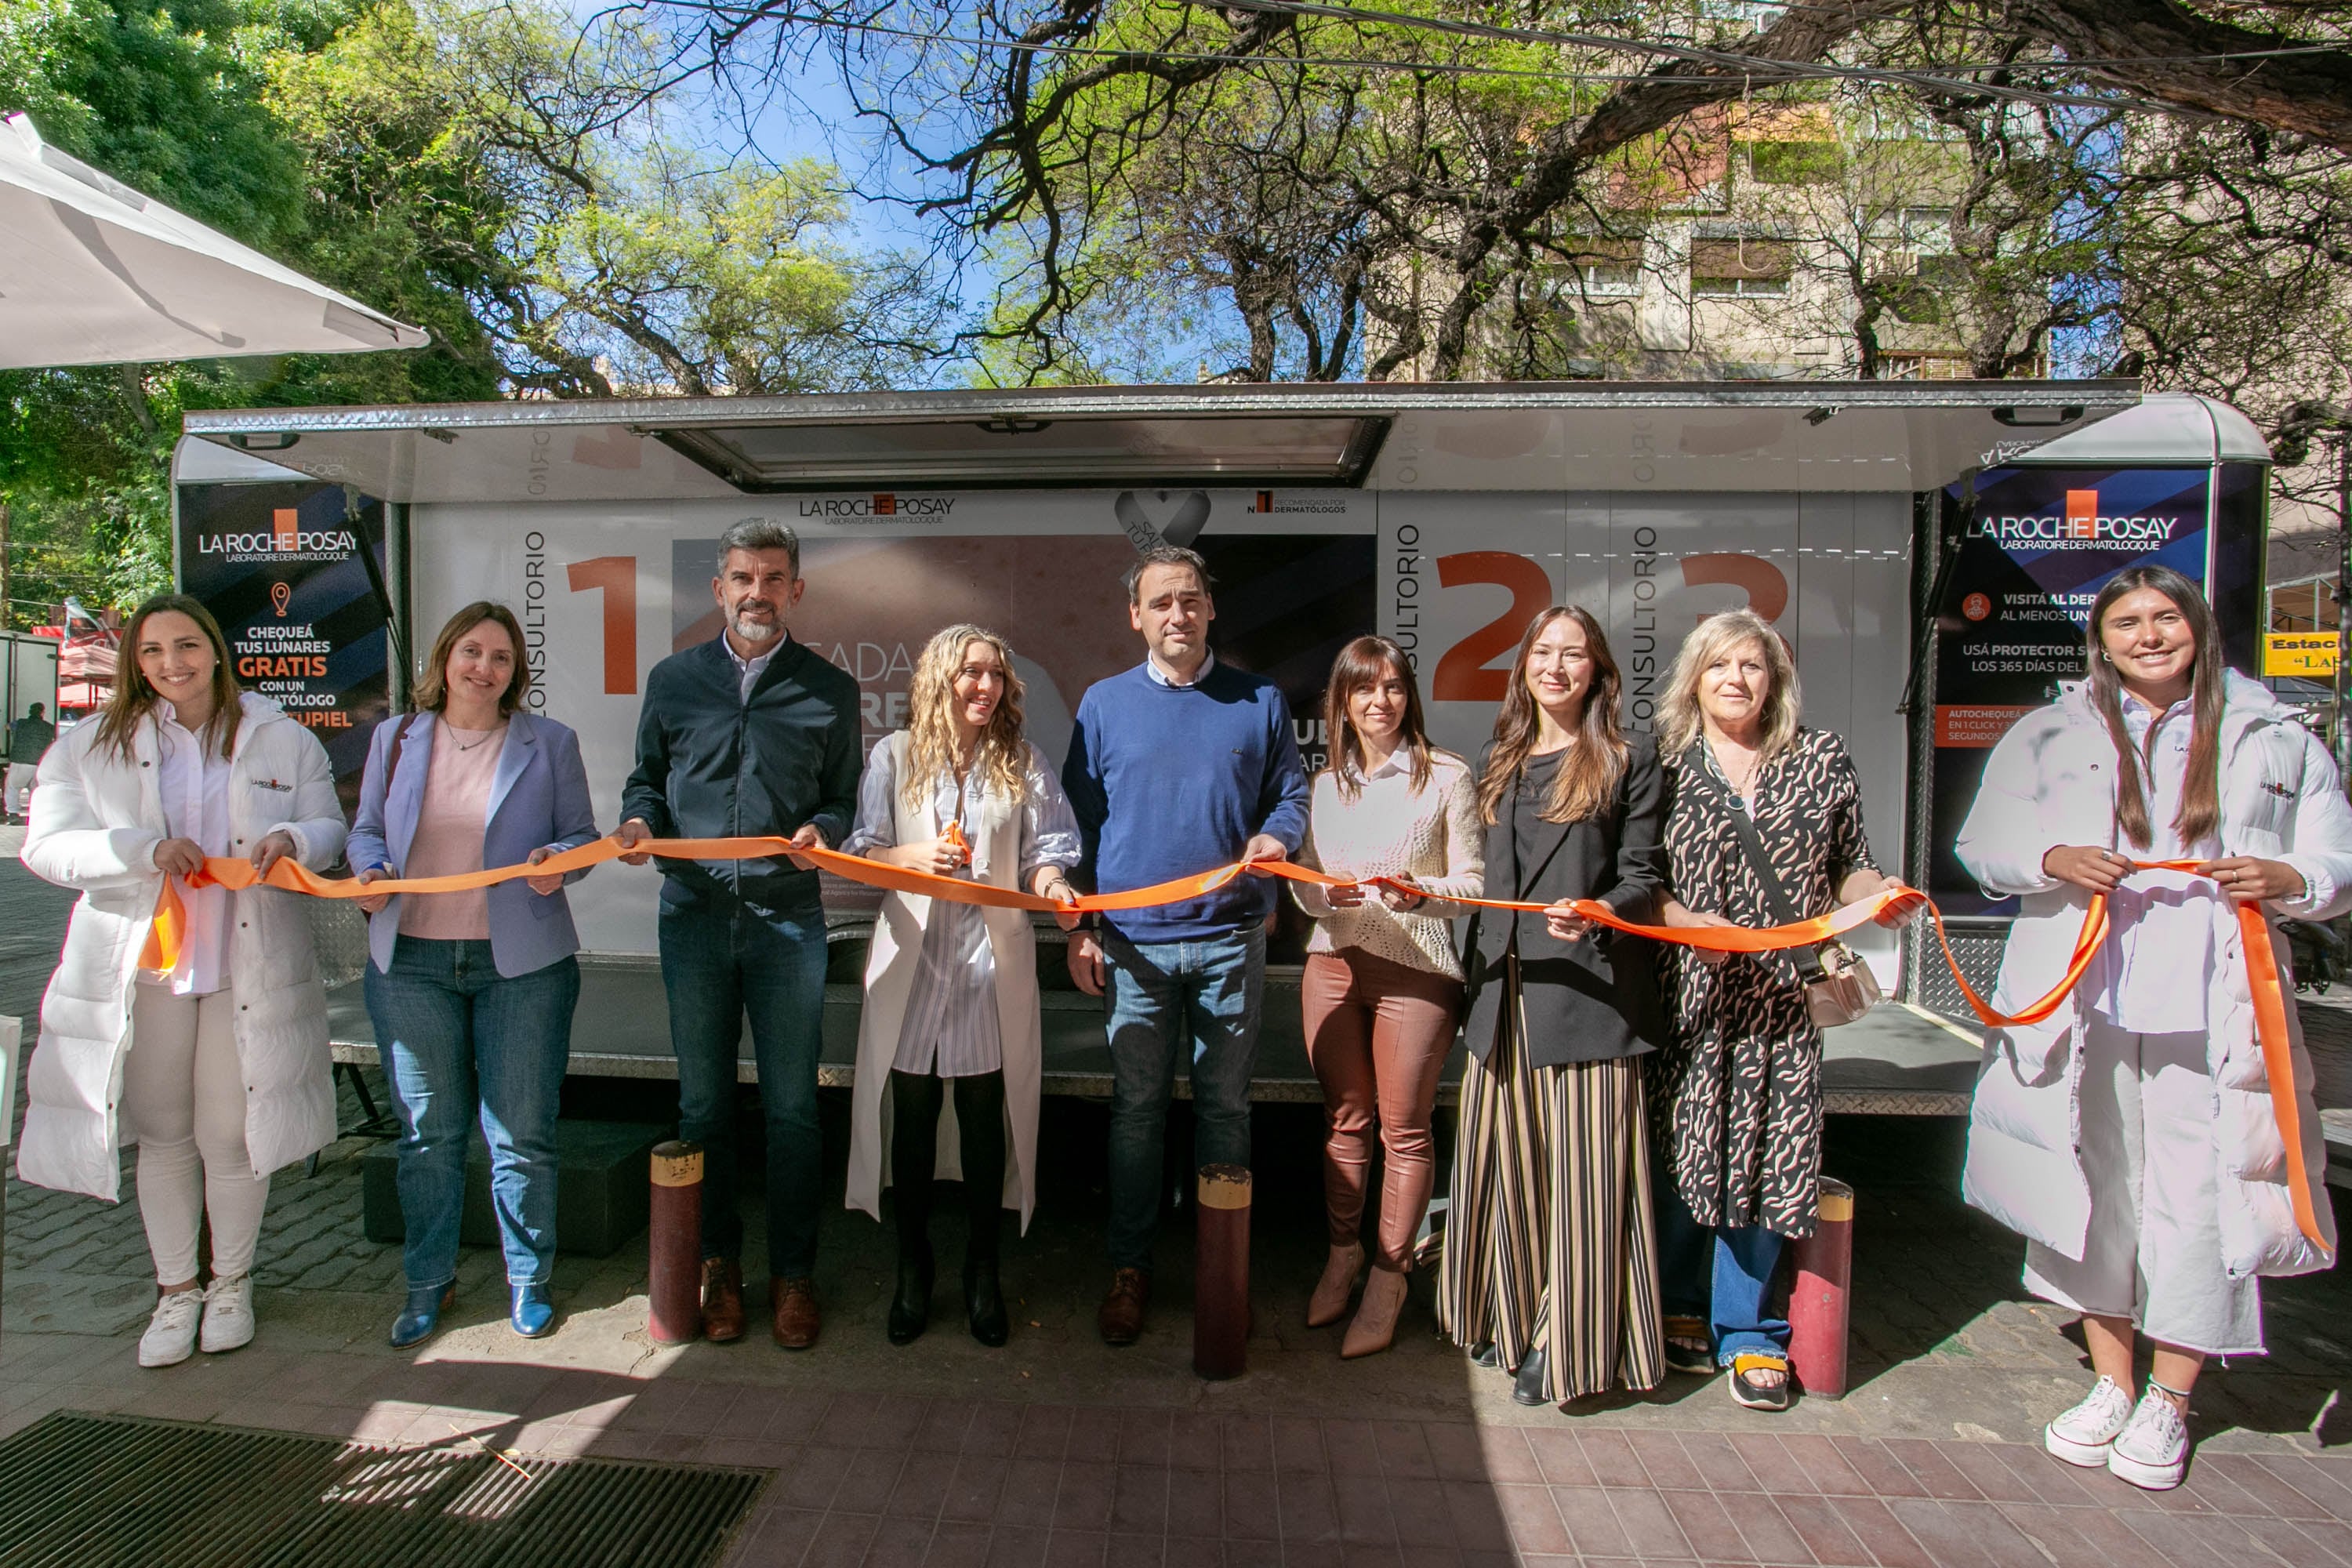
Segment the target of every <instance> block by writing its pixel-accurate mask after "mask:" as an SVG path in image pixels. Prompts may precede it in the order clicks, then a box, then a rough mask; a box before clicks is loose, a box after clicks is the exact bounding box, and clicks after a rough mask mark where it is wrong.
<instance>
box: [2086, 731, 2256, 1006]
mask: <svg viewBox="0 0 2352 1568" xmlns="http://www.w3.org/2000/svg"><path fill="white" fill-rule="evenodd" d="M2123 715H2124V728H2125V730H2126V732H2128V733H2129V735H2130V736H2131V742H2132V745H2133V746H2134V747H2135V748H2137V751H2138V753H2139V759H2140V764H2141V766H2140V773H2141V777H2142V779H2143V781H2144V782H2145V784H2146V786H2147V823H2148V829H2149V833H2150V840H2149V843H2148V847H2147V848H2146V849H2139V848H2137V847H2134V846H2132V845H2130V844H2128V843H2126V842H2123V841H2122V837H2121V834H2120V832H2119V833H2118V834H2117V842H2116V844H2115V845H2114V846H2113V847H2115V848H2116V849H2118V850H2120V851H2122V852H2123V853H2124V854H2126V855H2129V856H2130V857H2131V858H2133V859H2135V860H2209V859H2211V858H2213V857H2214V856H2216V855H2218V854H2220V853H2221V844H2220V843H2219V841H2218V840H2216V839H2213V838H2205V839H2202V840H2200V841H2199V842H2198V843H2195V844H2183V843H2182V842H2181V841H2180V836H2179V833H2178V832H2177V831H2176V830H2175V829H2174V827H2173V818H2174V817H2176V816H2179V814H2180V799H2181V795H2182V794H2183V793H2184V792H2185V791H2186V789H2187V788H2188V783H2189V736H2190V733H2191V731H2193V730H2194V729H2195V727H2196V722H2197V721H2196V715H2195V712H2194V704H2193V702H2192V701H2191V700H2188V699H2183V700H2180V701H2179V702H2176V703H2174V704H2173V705H2172V706H2171V707H2169V708H2168V709H2166V710H2164V711H2163V712H2162V713H2158V712H2157V711H2156V710H2153V709H2151V708H2149V707H2148V706H2147V704H2146V703H2144V702H2142V701H2141V700H2139V699H2138V698H2137V697H2134V696H2133V695H2132V694H2131V693H2130V692H2128V691H2126V692H2125V693H2124V694H2123ZM2151 735H2152V736H2153V739H2151ZM2107 913H2108V917H2109V919H2110V920H2111V921H2113V922H2114V924H2113V929H2112V931H2111V933H2110V935H2109V937H2108V939H2107V942H2106V943H2105V945H2104V946H2103V947H2101V948H2100V950H2099V954H2098V956H2097V957H2096V958H2095V959H2094V960H2093V961H2092V963H2091V968H2090V971H2089V973H2086V974H2085V975H2084V981H2085V982H2086V983H2087V984H2089V986H2090V991H2089V993H2088V994H2089V996H2090V998H2091V1010H2092V1011H2093V1012H2095V1013H2096V1014H2097V1015H2098V1016H2100V1017H2102V1018H2105V1020H2106V1021H2107V1022H2108V1023H2110V1024H2113V1025H2114V1026H2116V1028H2118V1029H2124V1030H2128V1031H2130V1032H2131V1033H2134V1034H2141V1035H2171V1034H2187V1033H2192V1032H2197V1031H2201V1030H2203V1029H2205V1028H2207V1027H2208V1026H2209V1025H2210V1020H2209V1019H2208V1018H2207V1017H2206V1013H2205V1003H2206V996H2207V993H2208V988H2209V987H2210V984H2211V983H2212V979H2213V974H2214V969H2215V966H2216V965H2217V964H2218V963H2220V962H2221V950H2222V944H2223V943H2224V942H2227V941H2228V940H2229V934H2230V932H2231V931H2235V930H2236V929H2237V924H2238V916H2237V911H2236V910H2234V909H2232V908H2231V901H2230V900H2229V899H2228V898H2227V897H2225V896H2224V895H2223V894H2222V892H2221V889H2219V888H2217V887H2216V886H2215V885H2214V884H2213V883H2212V882H2211V881H2210V880H2209V879H2206V878H2202V877H2195V876H2191V875H2189V873H2188V872H2186V871H2135V872H2133V873H2132V874H2131V875H2130V876H2129V877H2127V878H2126V879H2124V881H2123V884H2122V885H2121V886H2120V887H2118V888H2116V890H2115V892H2114V894H2113V895H2111V896H2110V897H2109V898H2108V900H2107Z"/></svg>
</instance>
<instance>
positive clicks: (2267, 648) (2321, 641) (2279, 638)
mask: <svg viewBox="0 0 2352 1568" xmlns="http://www.w3.org/2000/svg"><path fill="white" fill-rule="evenodd" d="M2335 673H2336V633H2334V632H2266V633H2264V634H2263V674H2264V675H2306V676H2310V675H2334V674H2335Z"/></svg>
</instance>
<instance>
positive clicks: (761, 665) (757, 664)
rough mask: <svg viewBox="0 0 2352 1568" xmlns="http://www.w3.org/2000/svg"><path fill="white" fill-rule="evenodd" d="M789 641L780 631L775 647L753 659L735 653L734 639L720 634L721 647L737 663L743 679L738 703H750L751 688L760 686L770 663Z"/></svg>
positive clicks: (737, 694)
mask: <svg viewBox="0 0 2352 1568" xmlns="http://www.w3.org/2000/svg"><path fill="white" fill-rule="evenodd" d="M787 640H789V639H788V638H787V637H786V635H785V634H784V633H783V632H782V631H779V632H778V633H776V637H775V642H774V645H773V646H772V647H770V648H769V649H768V651H767V652H765V653H763V654H759V655H757V656H755V657H753V658H744V657H743V656H742V655H741V654H740V653H737V652H736V651H735V642H734V639H733V638H731V637H729V636H728V635H727V634H726V633H725V632H720V633H719V647H723V648H725V649H726V650H727V657H728V658H731V659H733V660H734V661H735V672H736V673H737V674H738V675H740V676H741V677H742V678H743V679H742V683H741V685H740V686H739V687H738V688H737V689H736V694H735V700H736V701H738V702H749V701H751V688H753V687H754V686H757V685H759V684H760V677H761V676H762V675H764V674H766V673H767V669H768V661H769V660H770V659H772V658H775V657H776V655H777V654H778V653H780V652H782V650H783V646H784V644H785V642H786V641H787Z"/></svg>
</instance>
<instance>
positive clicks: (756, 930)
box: [614, 517, 861, 1350]
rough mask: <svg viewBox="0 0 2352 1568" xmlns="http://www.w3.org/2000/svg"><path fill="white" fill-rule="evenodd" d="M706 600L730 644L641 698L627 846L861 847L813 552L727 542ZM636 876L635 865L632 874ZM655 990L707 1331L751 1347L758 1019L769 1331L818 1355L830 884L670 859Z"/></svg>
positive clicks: (851, 765) (687, 659)
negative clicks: (749, 1238) (747, 1154)
mask: <svg viewBox="0 0 2352 1568" xmlns="http://www.w3.org/2000/svg"><path fill="white" fill-rule="evenodd" d="M710 586H711V592H712V594H713V595H714V596H715V597H716V598H717V599H718V601H719V609H720V610H721V611H722V612H723V613H724V615H725V616H726V622H727V624H726V628H725V629H724V630H723V631H721V632H720V633H719V636H718V637H715V638H713V639H712V640H711V641H709V642H707V643H702V644H699V645H698V646H697V647H690V648H688V649H687V650H686V651H684V652H683V653H674V654H672V655H670V657H669V658H666V659H664V660H662V661H661V662H660V663H659V664H657V665H656V666H654V668H653V673H652V674H651V675H649V676H648V677H647V678H646V699H645V705H644V707H643V709H642V710H640V712H639V714H638V719H637V766H636V771H635V773H631V774H630V775H629V782H628V784H626V785H625V787H624V788H623V790H622V792H621V817H622V822H621V826H620V829H619V831H618V832H616V833H615V834H614V838H616V839H618V840H619V841H620V843H621V844H622V845H623V846H624V847H626V846H630V845H634V844H635V843H637V842H638V841H639V840H640V839H644V838H648V837H653V838H725V837H738V836H740V837H777V838H789V839H791V840H792V841H793V843H795V844H798V845H803V846H806V845H812V844H814V845H817V846H820V847H831V846H833V845H835V844H839V843H840V842H841V841H842V840H843V839H845V838H846V837H849V827H850V818H851V816H852V815H853V813H854V812H855V810H856V804H857V770H858V764H859V763H860V761H861V758H860V755H859V752H860V746H859V726H858V715H857V682H856V681H855V680H853V679H850V677H849V676H848V675H847V674H846V673H845V672H844V671H842V670H840V669H837V668H835V667H834V666H832V665H830V664H828V663H826V662H825V661H824V659H823V658H820V657H818V655H817V654H816V652H815V651H814V649H812V648H810V647H808V646H807V645H806V644H805V643H799V642H795V641H793V638H792V637H791V635H790V634H789V633H787V632H786V631H785V630H784V617H785V616H787V615H789V614H790V613H791V612H792V610H793V606H794V605H798V604H799V603H800V597H801V590H802V586H803V584H802V582H801V545H800V540H799V538H798V537H797V536H796V535H795V534H794V533H793V531H792V530H791V529H790V528H788V527H786V526H785V525H784V524H782V523H781V522H776V521H772V520H770V519H767V518H761V517H751V518H745V519H744V520H743V521H740V522H739V523H737V524H736V525H735V526H734V527H733V528H730V529H729V530H728V531H727V535H726V537H725V538H723V539H721V540H720V541H719V575H718V576H717V577H715V578H714V579H712V581H711V584H710ZM623 858H625V859H626V860H628V861H629V862H630V863H632V864H638V863H642V862H643V861H644V860H645V858H646V857H645V856H644V855H642V854H638V855H631V856H625V857H623ZM661 869H662V896H661V963H662V986H663V989H664V990H665V991H666V992H667V993H668V996H669V1036H670V1047H671V1048H672V1049H673V1050H675V1051H676V1052H677V1097H678V1135H679V1136H680V1137H683V1138H689V1139H692V1140H693V1141H694V1142H698V1143H700V1144H701V1145H702V1146H703V1149H704V1152H705V1158H706V1163H705V1165H704V1167H703V1178H702V1331H703V1333H704V1335H705V1337H707V1338H709V1339H711V1340H716V1341H720V1342H724V1341H728V1340H736V1339H740V1338H741V1337H742V1335H743V1269H742V1264H741V1258H742V1253H743V1222H742V1220H741V1218H740V1216H739V1215H737V1214H736V1212H735V1188H736V1170H735V1164H736V1155H735V1083H736V1079H735V1070H736V1069H735V1051H736V1043H737V1042H738V1041H739V1040H740V1039H741V1038H742V1035H743V1021H744V1018H745V1017H746V1016H747V1015H748V1016H749V1017H750V1019H751V1049H752V1054H753V1055H754V1057H755V1058H757V1059H758V1061H759V1066H760V1104H761V1110H763V1111H764V1112H765V1114H766V1119H767V1128H768V1273H769V1276H770V1280H769V1283H770V1290H769V1308H770V1317H771V1321H770V1329H771V1331H772V1333H773V1334H774V1336H775V1340H776V1342H777V1343H778V1344H780V1345H782V1346H783V1347H784V1348H785V1349H786V1350H804V1349H806V1348H807V1347H808V1346H810V1345H812V1344H814V1343H815V1342H816V1336H817V1328H818V1315H817V1302H816V1286H815V1283H814V1278H813V1276H814V1273H815V1269H816V1216H817V1205H818V1203H819V1201H820V1200H821V1198H822V1196H823V1192H822V1189H823V1185H824V1177H823V1171H822V1164H821V1156H822V1154H823V1152H824V1141H823V1139H822V1138H821V1137H820V1136H819V1135H818V1131H817V1118H816V1066H817V1051H818V1047H819V1045H820V1043H821V1034H822V1030H823V1026H824V906H823V905H822V904H820V903H819V902H818V901H817V875H816V871H815V869H814V867H813V866H811V865H809V864H808V863H806V862H803V861H800V860H797V859H794V858H790V857H787V858H782V859H763V860H714V861H708V862H705V861H695V860H664V861H662V862H661Z"/></svg>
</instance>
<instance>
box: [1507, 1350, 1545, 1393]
mask: <svg viewBox="0 0 2352 1568" xmlns="http://www.w3.org/2000/svg"><path fill="white" fill-rule="evenodd" d="M1511 1400H1512V1403H1514V1404H1517V1405H1549V1404H1550V1403H1551V1396H1550V1395H1549V1394H1546V1393H1545V1392H1544V1348H1543V1346H1541V1345H1537V1346H1534V1347H1533V1348H1532V1349H1530V1350H1529V1351H1528V1353H1527V1359H1526V1360H1524V1361H1522V1362H1520V1363H1519V1375H1518V1376H1517V1379H1515V1380H1514V1381H1513V1382H1512V1384H1511Z"/></svg>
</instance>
